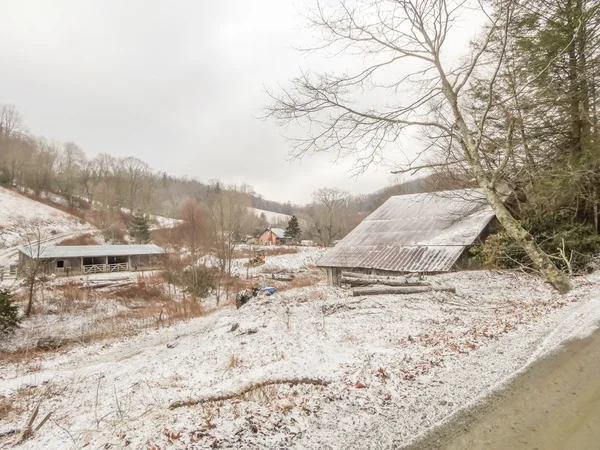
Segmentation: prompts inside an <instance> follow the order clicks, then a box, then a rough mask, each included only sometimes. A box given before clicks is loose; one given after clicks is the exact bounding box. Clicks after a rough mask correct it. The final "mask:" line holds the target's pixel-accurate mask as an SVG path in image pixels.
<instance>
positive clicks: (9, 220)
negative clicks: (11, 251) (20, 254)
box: [0, 187, 92, 249]
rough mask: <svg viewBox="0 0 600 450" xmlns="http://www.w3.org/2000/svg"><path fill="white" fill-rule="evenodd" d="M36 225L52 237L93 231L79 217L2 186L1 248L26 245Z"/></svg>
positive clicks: (0, 194)
mask: <svg viewBox="0 0 600 450" xmlns="http://www.w3.org/2000/svg"><path fill="white" fill-rule="evenodd" d="M36 224H39V225H40V226H41V228H42V230H43V231H44V234H47V235H48V237H50V236H52V233H53V234H54V235H57V234H61V235H68V234H70V233H79V232H85V231H90V230H92V227H91V226H90V225H89V224H87V223H81V220H80V219H78V218H77V217H74V216H71V215H69V214H67V213H64V212H62V211H59V210H57V209H54V208H52V207H50V206H47V205H45V204H43V203H39V202H36V201H34V200H31V199H29V198H27V197H25V196H23V195H20V194H18V193H16V192H14V191H11V190H8V189H5V188H2V187H0V249H1V248H3V247H4V248H6V247H12V246H15V245H18V244H22V243H23V242H24V241H25V238H26V236H27V234H28V232H29V231H28V227H29V228H31V227H33V226H34V225H36Z"/></svg>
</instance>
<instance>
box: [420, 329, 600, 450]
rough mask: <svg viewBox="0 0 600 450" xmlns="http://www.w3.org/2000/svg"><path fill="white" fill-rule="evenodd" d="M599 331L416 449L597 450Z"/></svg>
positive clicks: (572, 344)
mask: <svg viewBox="0 0 600 450" xmlns="http://www.w3.org/2000/svg"><path fill="white" fill-rule="evenodd" d="M598 373H600V331H597V332H596V333H595V334H594V335H592V336H591V337H589V338H587V339H584V340H578V341H572V342H569V343H567V344H566V345H565V346H564V347H563V348H562V349H561V350H559V351H558V352H557V353H555V354H553V355H551V356H549V357H547V358H545V359H542V360H540V361H539V362H537V363H535V364H533V365H532V366H531V367H530V368H529V370H527V371H526V372H525V373H524V374H523V375H521V376H519V377H517V378H516V379H515V380H513V381H512V382H511V383H510V384H509V386H508V387H507V388H506V389H504V390H502V391H500V392H498V393H496V394H494V395H493V396H491V397H490V398H489V399H488V400H487V401H486V402H485V403H483V404H480V405H478V406H475V407H473V408H471V409H470V410H468V411H465V412H463V413H461V414H460V415H459V416H458V417H456V418H455V419H454V420H453V421H451V422H450V423H448V424H446V425H444V426H443V427H441V428H439V429H437V430H436V431H434V432H433V433H432V434H431V435H429V436H428V437H426V438H425V439H423V440H422V441H420V442H418V443H415V444H413V445H412V446H410V447H408V448H410V449H411V450H416V449H432V450H433V449H440V450H442V449H445V450H446V449H447V450H459V449H469V450H478V449H489V450H500V449H502V450H503V449H514V450H521V449H523V450H524V449H528V450H530V449H539V450H563V449H564V450H567V449H569V450H580V449H581V450H587V449H590V450H592V449H593V450H597V449H600V426H598V424H600V377H599V376H598V375H597V374H598Z"/></svg>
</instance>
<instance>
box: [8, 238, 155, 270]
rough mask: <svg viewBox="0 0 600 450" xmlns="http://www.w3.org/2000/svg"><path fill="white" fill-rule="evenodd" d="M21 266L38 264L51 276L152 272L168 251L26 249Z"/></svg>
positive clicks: (85, 247)
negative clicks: (146, 270)
mask: <svg viewBox="0 0 600 450" xmlns="http://www.w3.org/2000/svg"><path fill="white" fill-rule="evenodd" d="M18 250H19V264H20V265H21V266H22V267H23V266H26V265H27V264H30V262H31V261H39V262H40V264H41V265H42V267H43V271H44V272H45V273H48V274H52V273H53V274H78V273H83V274H91V273H101V272H122V271H130V270H141V269H152V268H155V267H157V266H159V265H160V263H161V262H162V259H163V258H162V257H163V256H164V254H165V251H164V250H163V249H162V248H160V247H159V246H158V245H154V244H141V245H45V244H44V243H43V242H42V243H39V244H38V245H25V246H21V247H19V248H18Z"/></svg>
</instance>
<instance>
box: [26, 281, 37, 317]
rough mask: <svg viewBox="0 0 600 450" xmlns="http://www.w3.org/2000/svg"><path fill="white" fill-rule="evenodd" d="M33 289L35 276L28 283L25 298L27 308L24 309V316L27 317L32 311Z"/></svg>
mask: <svg viewBox="0 0 600 450" xmlns="http://www.w3.org/2000/svg"><path fill="white" fill-rule="evenodd" d="M34 288H35V276H33V277H32V278H31V280H30V281H29V296H28V298H27V306H26V308H25V316H26V317H29V315H30V314H31V310H32V309H33V291H34Z"/></svg>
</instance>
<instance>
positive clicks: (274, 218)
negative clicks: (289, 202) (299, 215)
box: [248, 208, 292, 225]
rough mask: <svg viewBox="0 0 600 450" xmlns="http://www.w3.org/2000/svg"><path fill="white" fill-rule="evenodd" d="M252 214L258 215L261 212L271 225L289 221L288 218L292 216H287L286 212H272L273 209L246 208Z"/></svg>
mask: <svg viewBox="0 0 600 450" xmlns="http://www.w3.org/2000/svg"><path fill="white" fill-rule="evenodd" d="M248 209H249V210H250V211H251V212H252V213H253V214H254V215H256V217H260V216H261V215H262V214H264V215H265V217H266V218H267V222H269V223H270V224H271V225H277V224H287V223H288V222H289V220H290V219H291V218H292V216H289V215H287V214H281V213H277V212H273V211H267V210H265V209H258V208H248Z"/></svg>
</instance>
